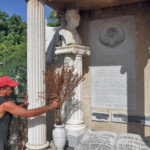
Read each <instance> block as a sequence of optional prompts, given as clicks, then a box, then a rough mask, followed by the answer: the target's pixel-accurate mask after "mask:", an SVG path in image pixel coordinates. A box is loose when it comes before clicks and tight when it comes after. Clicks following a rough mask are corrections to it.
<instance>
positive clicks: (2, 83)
mask: <svg viewBox="0 0 150 150" xmlns="http://www.w3.org/2000/svg"><path fill="white" fill-rule="evenodd" d="M18 84H19V82H16V81H14V80H13V79H11V78H10V77H9V76H3V77H1V78H0V87H3V86H7V85H8V86H11V87H15V86H17V85H18Z"/></svg>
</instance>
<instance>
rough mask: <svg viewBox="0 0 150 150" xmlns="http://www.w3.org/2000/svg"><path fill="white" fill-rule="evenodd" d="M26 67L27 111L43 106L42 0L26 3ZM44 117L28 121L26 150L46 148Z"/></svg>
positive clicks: (43, 46)
mask: <svg viewBox="0 0 150 150" xmlns="http://www.w3.org/2000/svg"><path fill="white" fill-rule="evenodd" d="M27 67H28V73H27V77H28V96H29V98H28V101H29V106H28V109H34V108H39V107H42V106H44V105H45V99H44V98H42V97H41V96H40V94H41V93H43V92H44V90H45V84H44V75H43V71H45V4H44V2H43V1H42V0H29V1H28V3H27ZM46 133H47V132H46V115H45V114H43V115H41V116H37V117H32V118H29V119H28V142H27V143H26V147H27V149H31V150H38V149H45V148H47V147H48V145H49V142H48V141H47V138H46Z"/></svg>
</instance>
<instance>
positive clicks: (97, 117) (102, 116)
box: [92, 112, 110, 122]
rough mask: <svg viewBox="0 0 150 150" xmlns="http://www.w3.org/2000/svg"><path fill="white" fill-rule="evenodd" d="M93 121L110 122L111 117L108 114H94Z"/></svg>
mask: <svg viewBox="0 0 150 150" xmlns="http://www.w3.org/2000/svg"><path fill="white" fill-rule="evenodd" d="M92 120H93V121H105V122H109V121H110V117H109V114H108V113H100V112H93V113H92Z"/></svg>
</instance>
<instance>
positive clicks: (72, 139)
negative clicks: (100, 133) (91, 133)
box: [67, 128, 87, 148]
mask: <svg viewBox="0 0 150 150" xmlns="http://www.w3.org/2000/svg"><path fill="white" fill-rule="evenodd" d="M86 130H87V128H85V129H83V130H81V131H77V132H76V133H72V134H71V132H68V134H67V146H69V147H73V148H75V147H76V146H77V145H78V143H79V142H80V140H81V138H82V137H83V135H84V134H85V132H86ZM74 132H75V131H74Z"/></svg>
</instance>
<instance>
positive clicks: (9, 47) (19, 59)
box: [0, 10, 60, 98]
mask: <svg viewBox="0 0 150 150" xmlns="http://www.w3.org/2000/svg"><path fill="white" fill-rule="evenodd" d="M49 21H50V22H48V26H52V27H58V26H59V25H60V23H59V20H58V19H57V18H56V11H55V10H52V11H51V13H50V14H49ZM0 62H3V63H4V66H2V67H1V66H0V77H1V76H4V75H6V76H10V77H12V78H14V79H16V80H17V81H18V82H20V84H19V86H18V87H17V96H16V95H15V97H16V98H18V97H22V96H23V95H24V94H25V92H26V83H27V25H26V22H23V21H22V19H21V17H20V16H18V15H16V14H14V15H13V16H11V17H10V16H9V15H8V14H7V13H6V12H3V11H1V10H0Z"/></svg>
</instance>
